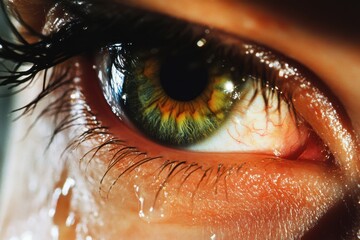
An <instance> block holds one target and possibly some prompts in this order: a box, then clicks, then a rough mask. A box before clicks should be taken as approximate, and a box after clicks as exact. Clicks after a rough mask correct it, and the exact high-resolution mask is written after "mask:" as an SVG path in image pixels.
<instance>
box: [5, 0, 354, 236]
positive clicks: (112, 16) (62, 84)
mask: <svg viewBox="0 0 360 240" xmlns="http://www.w3.org/2000/svg"><path fill="white" fill-rule="evenodd" d="M179 2H180V1H179ZM20 5H21V4H20ZM130 5H131V4H130ZM135 5H136V4H135ZM140 5H141V4H140ZM150 5H151V4H150ZM155 5H156V4H155ZM172 5H173V6H176V5H177V3H176V2H175V3H174V4H172ZM194 5H196V2H195V3H194ZM44 9H46V8H44ZM165 9H166V8H165ZM45 12H46V18H45V19H46V21H45V24H43V25H44V26H41V31H42V33H41V34H39V35H37V36H36V35H35V36H34V37H38V38H40V39H39V40H37V41H34V43H31V44H20V45H18V44H15V45H12V44H11V43H9V42H4V41H2V46H4V47H3V48H2V51H1V52H0V56H1V57H4V58H5V59H9V60H15V61H16V62H17V63H18V65H17V66H16V67H21V68H18V69H15V70H16V71H14V72H12V71H9V73H11V74H10V75H6V76H4V77H2V78H0V79H1V80H0V81H1V85H7V86H10V87H12V86H14V87H16V86H18V84H20V85H19V86H20V88H21V87H22V86H23V84H21V83H22V82H23V83H24V84H26V83H28V82H31V81H34V83H35V87H34V89H32V90H31V92H30V93H31V94H36V90H37V89H40V93H39V94H38V95H36V98H35V100H34V101H30V103H27V105H26V106H25V108H24V113H25V115H26V114H28V116H30V118H31V117H32V116H34V115H35V120H34V121H35V123H34V125H31V126H32V127H33V128H34V129H35V131H39V130H41V129H42V128H43V126H44V124H47V125H46V126H47V128H46V131H47V132H51V134H50V136H47V138H46V139H45V140H44V142H46V143H47V142H49V141H50V142H51V144H50V145H49V146H48V148H49V149H48V150H47V151H46V153H43V152H42V154H44V155H43V156H41V157H39V159H37V161H35V162H34V163H36V165H43V166H42V167H38V168H36V169H34V171H33V174H31V176H32V179H33V181H35V183H37V184H39V183H40V181H41V178H40V176H38V175H39V174H42V173H45V172H46V170H47V171H49V169H51V173H52V175H46V174H44V176H45V177H47V179H48V180H49V182H48V184H45V185H48V186H44V187H42V188H40V189H41V190H42V191H43V192H44V191H45V192H46V193H45V196H46V197H45V198H48V199H47V200H39V202H40V203H42V204H44V205H45V206H42V207H41V209H42V211H44V212H45V213H46V214H47V215H46V217H45V220H44V219H43V221H44V222H47V221H48V222H50V225H51V227H50V228H49V232H47V233H42V234H44V235H39V234H40V233H37V232H36V230H33V231H27V232H29V233H30V234H32V236H33V237H35V238H36V236H45V237H43V238H44V239H48V238H47V237H46V236H47V235H46V234H50V235H51V234H52V237H56V236H57V237H59V238H60V239H61V238H64V239H69V238H70V239H72V238H74V239H75V238H76V239H117V237H118V236H119V235H121V236H123V237H124V238H135V239H136V238H140V237H142V236H146V237H148V238H154V239H157V238H159V237H160V238H171V239H173V238H175V239H180V238H182V237H184V236H185V237H188V238H191V239H203V238H204V239H209V238H210V239H234V238H235V239H236V238H243V239H254V238H255V239H256V238H267V237H269V236H271V238H300V237H302V236H307V235H306V234H307V232H308V231H309V230H311V228H312V227H313V226H314V225H316V224H319V222H320V223H321V222H322V221H321V220H322V218H323V217H324V216H325V217H327V214H326V212H328V211H329V210H331V209H332V207H333V206H336V205H337V204H338V203H339V202H340V203H341V202H342V201H344V203H345V204H349V203H347V201H350V204H353V202H352V201H357V196H356V195H355V194H356V192H353V188H354V187H355V186H356V184H357V182H358V175H357V174H358V172H357V168H358V166H357V165H358V163H357V162H356V159H357V154H358V153H357V149H356V137H355V135H354V132H353V129H352V126H351V124H350V123H349V119H348V116H347V114H345V111H344V109H343V106H342V104H341V103H339V102H338V99H337V98H336V97H335V95H334V94H332V93H331V91H330V89H329V88H328V86H327V85H326V84H325V83H324V82H323V81H324V79H320V78H319V77H318V76H317V75H316V74H314V73H312V71H311V69H308V67H304V66H303V65H302V64H300V63H298V62H297V61H296V59H295V60H293V59H290V58H289V57H286V56H284V54H282V53H280V52H279V51H276V50H272V49H271V47H272V46H271V44H269V42H266V41H259V40H258V39H257V38H253V36H251V35H250V36H245V34H240V36H239V35H238V34H237V33H235V32H231V31H229V29H226V28H225V27H224V28H221V27H220V26H217V24H216V23H215V22H214V23H213V24H211V23H204V22H201V21H195V20H193V19H191V18H185V17H184V18H182V16H178V15H177V13H178V12H177V11H174V12H170V13H169V12H166V11H163V10H161V11H160V12H162V13H157V12H156V11H151V10H144V9H142V8H141V7H138V6H136V7H133V6H127V5H122V4H113V5H108V4H107V3H101V2H97V1H91V2H89V3H87V2H78V1H62V2H59V3H56V4H49V8H48V9H47V10H46V11H45ZM165 13H166V14H165ZM172 15H174V16H172ZM175 16H176V17H175ZM225 16H227V15H224V17H225ZM260 39H261V38H260ZM292 57H293V58H294V56H292ZM39 75H40V77H39ZM36 84H38V85H39V86H36ZM174 86H176V87H174ZM40 99H41V101H40ZM42 104H44V105H42ZM31 111H34V113H33V112H31ZM36 113H37V114H36ZM37 116H40V117H37ZM25 119H27V118H25ZM37 121H39V123H36V122H37ZM28 125H30V124H28ZM39 125H40V126H39ZM46 135H47V134H41V133H37V134H35V135H34V134H32V135H31V136H36V137H39V136H40V137H43V136H46ZM29 141H30V142H31V140H29ZM36 146H37V147H41V148H45V147H46V146H40V145H39V144H38V145H36ZM64 150H65V151H64ZM54 155H59V156H56V157H54ZM45 160H48V161H45ZM44 176H43V177H44ZM34 179H35V180H34ZM36 179H38V180H36ZM33 185H34V184H33ZM35 185H36V184H35ZM25 189H26V188H25ZM31 189H34V186H33V187H32V188H31ZM35 189H36V188H35ZM38 193H40V190H38V191H35V192H34V193H32V195H33V196H37V195H36V194H38ZM29 194H30V195H31V193H29ZM347 198H350V200H346V201H345V200H343V199H347ZM33 204H36V203H33ZM37 204H38V203H37ZM39 212H40V211H39ZM34 214H35V215H34V216H35V219H41V214H39V215H36V211H35V212H34ZM354 216H355V215H351V217H352V219H351V220H350V221H353V222H354V221H355V220H354V219H355V217H354ZM319 219H321V220H319ZM20 222H21V221H20ZM353 222H350V223H349V224H348V225H349V226H346V227H350V228H353V226H354V225H352V224H354V223H353ZM21 223H23V224H24V225H26V224H31V223H30V222H29V221H25V222H21ZM346 227H343V228H344V229H347V228H346ZM23 228H25V229H26V226H25V227H22V228H21V229H23ZM9 229H12V228H11V227H10V228H9ZM327 230H328V229H327ZM23 233H24V232H23ZM6 234H9V235H11V234H13V230H9V231H8V233H6ZM321 234H324V233H323V232H322V233H321ZM6 236H7V235H6ZM167 236H168V237H167ZM310 237H311V235H310Z"/></svg>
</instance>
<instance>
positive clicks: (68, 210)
mask: <svg viewBox="0 0 360 240" xmlns="http://www.w3.org/2000/svg"><path fill="white" fill-rule="evenodd" d="M13 2H14V6H15V7H17V9H18V11H19V13H20V15H21V16H22V17H23V19H24V20H25V22H27V23H28V24H29V25H31V26H32V27H33V28H35V29H36V30H39V31H41V30H42V28H43V26H44V24H45V21H46V20H45V19H46V13H47V11H48V10H49V9H50V8H51V7H52V6H53V4H52V3H51V1H46V0H41V1H40V0H38V1H31V2H30V1H22V0H16V1H15V0H14V1H13ZM107 2H109V3H108V4H110V5H113V6H117V5H116V0H114V1H112V0H108V1H107ZM121 2H122V3H124V1H121ZM125 4H128V5H129V6H135V7H136V8H140V9H146V10H150V11H155V12H159V13H163V14H166V15H169V16H172V17H176V18H180V19H183V20H186V21H189V22H193V23H198V24H201V25H206V26H211V27H212V28H215V29H221V30H222V31H224V32H226V33H228V34H230V35H232V36H236V37H239V38H246V39H250V40H252V41H255V42H258V43H260V44H263V45H266V46H269V47H271V48H272V49H274V50H276V51H278V52H281V53H282V54H284V55H286V56H288V57H290V58H293V59H295V60H296V61H298V62H299V63H301V64H302V65H304V66H305V67H307V68H309V69H310V70H311V71H312V72H314V73H315V74H316V75H317V76H318V77H319V78H320V79H321V80H322V81H323V83H324V85H326V86H327V89H329V93H326V94H329V95H330V96H331V97H329V99H330V101H331V103H333V102H337V100H336V101H335V100H334V101H333V97H332V95H334V96H335V97H336V99H338V101H339V102H340V103H341V105H342V107H343V109H344V112H346V114H343V113H342V112H341V111H340V113H341V114H342V116H341V117H340V120H338V121H337V120H336V117H337V116H338V115H337V114H339V113H338V112H337V113H336V114H335V115H336V116H335V117H334V118H333V120H334V119H335V120H336V121H335V120H334V121H333V122H331V121H330V120H331V118H325V120H327V121H320V118H316V117H314V116H313V115H312V114H311V112H310V113H309V111H308V112H306V111H305V110H304V117H305V118H306V120H307V121H309V122H311V124H312V127H313V128H314V129H315V130H317V131H318V132H327V133H328V134H324V135H323V136H322V137H323V138H324V141H325V142H327V144H328V145H329V146H330V148H331V150H332V152H333V154H334V155H336V156H335V157H336V164H335V165H336V167H335V168H334V166H331V167H329V166H327V165H322V164H312V163H306V162H296V161H287V162H280V161H275V162H274V161H273V160H272V159H270V160H266V159H265V160H262V158H263V156H261V155H259V156H253V155H252V154H241V155H240V154H237V153H232V154H226V155H224V154H219V153H207V154H203V155H201V156H200V154H196V153H187V152H184V151H179V152H177V151H175V150H169V149H166V148H164V147H161V146H158V145H157V144H154V143H152V142H151V141H149V140H147V139H144V138H141V137H139V135H136V134H134V133H133V131H132V130H131V129H130V128H129V127H127V126H126V124H125V123H124V122H120V121H118V120H117V117H116V116H115V115H114V114H113V113H112V111H111V110H110V109H109V108H108V107H107V103H106V102H105V100H104V98H103V95H102V93H101V89H100V88H99V87H98V86H97V85H96V84H87V83H88V82H91V81H93V82H95V81H96V75H94V73H93V72H92V71H93V70H91V69H92V64H91V63H89V59H86V57H84V56H80V57H76V58H74V59H71V60H69V61H68V62H66V63H64V64H65V65H68V66H75V65H77V67H76V68H75V70H73V73H72V74H73V75H74V78H75V77H76V78H78V79H79V81H78V83H77V85H78V86H80V88H81V95H82V96H81V98H80V99H79V98H77V97H75V98H74V99H75V100H76V101H80V100H85V102H86V104H87V105H88V106H90V108H91V111H92V112H94V113H95V114H96V116H97V118H98V119H99V121H101V124H102V125H104V126H107V127H108V128H109V131H110V133H111V135H114V136H119V138H120V139H122V140H125V141H126V142H127V144H128V145H129V146H135V147H138V148H139V150H140V151H142V152H146V153H147V155H148V156H152V157H155V156H158V155H163V156H165V157H166V158H169V159H178V158H181V159H184V160H186V161H195V162H196V163H198V164H199V165H203V166H206V165H207V164H209V162H212V163H217V164H220V163H227V164H230V163H234V164H235V163H236V164H240V163H244V164H245V167H244V168H242V171H243V172H242V174H240V175H239V174H229V176H228V177H227V180H226V181H219V183H218V184H217V189H219V192H218V193H217V194H214V187H213V186H210V185H206V184H204V185H201V186H200V187H199V186H196V183H197V182H199V180H200V179H201V178H202V176H203V173H202V172H199V173H195V174H194V175H192V177H191V178H190V179H189V181H186V182H184V183H183V184H182V185H181V188H179V182H180V181H181V176H179V175H177V176H175V177H174V178H173V179H172V181H169V182H168V184H167V186H166V191H164V192H166V195H167V196H165V194H163V193H161V194H160V196H159V200H158V201H159V202H158V203H159V205H156V206H157V208H156V211H155V213H152V212H151V211H149V209H150V208H151V206H152V202H151V200H149V199H152V197H153V196H154V194H156V192H157V190H158V187H159V184H158V183H153V182H154V180H153V179H154V177H153V175H152V173H153V172H155V171H156V169H158V168H159V167H161V166H162V162H161V161H160V160H159V161H154V162H152V165H149V164H148V165H144V166H140V167H138V168H137V169H136V170H134V171H133V172H132V173H131V174H128V175H126V176H127V177H126V178H120V179H119V180H118V182H117V183H116V185H112V182H113V180H114V179H116V178H117V176H118V174H119V173H118V172H116V171H110V172H109V175H108V176H107V177H106V178H104V179H102V177H103V176H104V172H105V171H106V166H107V165H106V164H108V162H109V161H110V159H111V158H112V156H113V154H112V153H111V151H101V153H102V154H101V155H96V156H95V157H94V159H92V160H93V161H88V160H89V159H87V158H85V161H84V162H85V163H87V164H83V165H82V164H79V161H78V159H81V158H82V157H83V156H84V154H85V153H86V152H87V151H89V149H91V148H92V147H94V146H96V144H98V143H101V141H102V139H92V141H91V142H87V143H86V144H83V145H80V146H78V147H77V148H76V150H74V151H72V152H70V153H67V154H65V156H64V155H62V152H63V149H65V148H66V146H67V144H68V143H69V141H70V140H71V139H72V137H76V136H77V135H76V132H72V130H71V129H70V130H65V131H63V132H61V133H60V134H59V135H58V136H57V137H56V139H55V140H54V142H53V143H52V144H51V146H50V148H49V149H48V150H47V151H46V152H45V153H44V151H43V148H45V146H46V145H47V143H48V137H49V132H52V131H53V129H54V126H53V122H52V119H51V118H50V117H44V118H41V120H40V122H39V124H37V125H35V126H34V129H33V130H32V131H31V132H30V133H29V135H28V136H27V137H26V138H23V135H24V133H25V132H27V128H28V125H29V122H32V121H34V119H36V117H37V116H38V114H37V113H36V112H35V113H33V114H31V115H27V116H25V117H23V118H21V119H20V120H19V121H17V122H15V123H14V124H15V127H14V129H15V130H13V132H12V139H11V140H10V141H11V142H18V141H19V139H22V142H20V144H23V145H20V146H24V151H21V152H19V151H18V150H17V149H16V147H15V146H13V147H11V149H10V150H9V159H7V161H8V162H9V163H8V169H9V171H8V172H7V174H6V175H5V179H6V182H7V184H6V185H5V188H4V192H5V193H7V194H6V196H5V197H4V199H3V201H2V202H1V203H2V208H1V211H0V212H1V214H0V229H7V230H6V231H5V232H2V231H1V233H0V238H4V239H11V237H14V239H26V236H30V235H31V236H32V237H33V238H30V239H61V240H62V239H87V240H88V239H145V238H146V239H184V238H189V239H267V238H270V239H291V238H300V237H301V236H304V235H305V236H308V237H309V238H311V237H312V235H306V234H307V232H309V231H310V232H311V231H312V230H313V228H315V229H316V228H317V227H318V226H320V227H319V228H320V229H321V228H325V229H326V227H329V226H330V225H326V224H324V226H321V224H323V221H322V220H323V219H324V216H325V217H326V216H327V212H331V211H333V209H334V206H337V205H338V204H339V203H340V204H341V203H343V199H344V202H346V201H348V198H349V199H350V200H349V203H346V204H350V205H349V206H350V208H351V209H355V210H354V211H355V212H356V211H358V209H359V206H355V205H356V204H358V203H357V202H356V201H357V200H358V196H357V194H358V189H357V188H358V185H357V184H358V182H359V175H360V174H359V169H360V161H359V159H358V156H359V154H360V152H359V150H358V142H357V138H358V136H359V135H360V112H359V111H358V109H360V101H359V100H360V94H359V93H358V89H360V68H359V64H360V54H359V53H360V47H359V45H358V44H356V41H349V40H348V39H346V38H338V37H336V36H334V35H332V34H331V33H329V32H328V31H318V30H319V29H318V28H310V27H308V25H307V24H305V23H303V22H301V21H295V20H293V19H291V18H290V19H289V17H288V16H286V14H281V12H277V14H274V12H272V11H270V8H269V7H266V4H261V2H257V3H254V4H250V3H248V2H245V1H220V0H214V1H208V2H207V3H206V4H204V1H191V0H177V1H172V2H171V4H169V3H168V2H167V1H161V0H151V1H150V0H133V1H131V0H130V1H125ZM285 9H286V7H285ZM109 11H110V10H109ZM111 11H113V12H114V13H116V11H117V8H116V7H114V8H113V9H111ZM203 16H206V17H203ZM39 88H41V84H40V86H37V85H35V86H34V87H33V88H32V89H27V90H26V91H25V92H24V93H20V95H19V99H18V100H17V101H18V102H16V106H22V105H24V104H26V103H27V102H28V101H29V99H32V97H31V96H33V95H34V93H36V92H37V90H38V89H39ZM331 92H332V93H333V94H331ZM57 96H61V93H60V92H55V93H54V94H53V97H54V98H56V97H57ZM311 96H314V95H311ZM75 100H74V101H75ZM46 101H51V100H50V99H48V100H47V99H45V100H44V101H43V102H41V104H40V106H39V107H37V111H38V112H40V111H41V109H42V107H46V106H47V105H48V102H46ZM306 101H308V102H310V100H306V99H305V100H303V103H306ZM330 105H331V104H330ZM75 106H77V105H75ZM320 108H325V110H329V111H328V112H327V113H329V114H330V113H334V112H333V108H332V106H329V105H326V104H323V105H321V106H320ZM71 109H72V110H74V109H75V107H74V106H73V107H72V108H71ZM84 109H85V108H82V109H81V111H84V112H86V110H84ZM299 109H301V104H300V105H299ZM319 112H321V111H319ZM325 112H326V111H325ZM324 123H325V124H324ZM335 128H336V129H335ZM105 138H106V136H105ZM34 140H35V141H34ZM34 142H36V144H37V145H36V146H34ZM17 144H19V143H17ZM13 145H16V144H13ZM84 145H85V146H84ZM16 146H18V145H16ZM25 146H26V147H25ZM28 146H30V147H28ZM31 146H34V147H31ZM38 146H40V147H38ZM60 156H61V157H60ZM24 160H26V161H24ZM122 167H124V166H117V168H118V169H121V168H122ZM163 178H164V176H162V175H161V174H159V181H161V180H163ZM275 178H276V181H275ZM99 189H100V190H99ZM108 189H111V191H108ZM224 189H226V191H225V190H224ZM59 190H60V191H59ZM109 192H110V194H108V193H109ZM194 192H196V194H194ZM149 202H151V203H149ZM140 205H141V206H140ZM10 206H16V207H10ZM3 209H6V210H4V211H3ZM142 210H143V211H144V212H143V213H141V211H142ZM335 212H336V210H335ZM336 213H338V212H336ZM340 213H342V212H341V211H340ZM340 213H339V214H340ZM142 214H143V215H142ZM162 214H163V215H164V216H162ZM345 215H346V214H345ZM355 215H356V214H355ZM333 218H335V219H336V216H335V217H333ZM346 218H350V220H349V225H351V224H354V225H353V226H350V228H353V233H356V231H357V229H358V228H359V226H358V225H356V224H355V223H354V222H353V219H354V218H355V217H353V216H350V217H348V216H345V219H346ZM318 219H320V220H318ZM331 221H332V218H331V220H330V222H331ZM345 222H346V221H345ZM40 226H41V227H40ZM314 226H315V227H314ZM344 228H345V227H344ZM349 232H351V231H349ZM119 236H120V237H119ZM352 236H355V235H352Z"/></svg>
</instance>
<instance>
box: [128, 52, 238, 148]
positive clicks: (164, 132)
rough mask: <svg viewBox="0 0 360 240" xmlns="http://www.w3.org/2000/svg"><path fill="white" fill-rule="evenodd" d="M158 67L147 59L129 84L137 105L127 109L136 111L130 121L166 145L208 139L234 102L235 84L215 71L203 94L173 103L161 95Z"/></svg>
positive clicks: (129, 93)
mask: <svg viewBox="0 0 360 240" xmlns="http://www.w3.org/2000/svg"><path fill="white" fill-rule="evenodd" d="M160 67H161V65H160V62H159V60H158V59H156V58H149V59H147V60H146V61H144V63H143V65H142V67H141V69H139V66H138V69H137V70H138V71H137V74H136V79H134V80H133V81H131V82H130V81H129V84H130V85H131V88H132V89H133V90H131V91H128V95H131V96H133V99H134V100H132V101H131V102H137V103H136V104H135V105H132V106H129V108H131V109H137V110H136V111H135V112H134V113H133V118H134V119H136V121H137V122H138V124H139V125H140V126H142V127H143V128H144V129H147V130H148V131H149V134H150V135H152V137H155V138H156V139H158V140H159V141H162V142H166V143H169V144H191V143H193V142H196V141H199V140H201V139H203V138H206V137H208V136H209V135H211V134H212V133H213V132H214V131H215V130H216V129H218V128H219V127H220V125H222V124H223V123H224V121H225V120H226V119H227V116H228V114H229V113H230V112H231V108H232V105H233V103H234V102H235V101H234V99H233V94H234V91H235V87H234V88H231V89H230V88H229V85H231V86H236V83H235V82H233V80H232V78H231V76H230V75H226V74H220V73H218V72H216V70H215V69H214V70H213V71H212V72H211V73H210V79H209V84H208V86H207V87H206V89H205V90H204V92H203V93H202V94H200V95H199V96H198V97H197V98H195V99H193V100H191V101H187V102H184V101H177V100H175V99H172V98H171V97H170V96H168V95H167V93H166V92H165V91H164V89H163V88H162V86H161V83H160V79H159V72H160ZM189 87H191V86H189ZM133 92H135V93H136V95H135V94H134V95H132V94H133ZM128 102H130V101H128ZM149 129H150V130H149Z"/></svg>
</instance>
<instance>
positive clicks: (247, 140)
mask: <svg viewBox="0 0 360 240" xmlns="http://www.w3.org/2000/svg"><path fill="white" fill-rule="evenodd" d="M254 91H255V89H250V90H249V92H248V94H246V95H245V97H243V98H242V99H241V100H239V102H238V103H237V105H236V106H235V108H234V110H233V113H232V115H231V116H230V117H229V119H228V120H227V122H226V123H225V124H224V125H223V126H222V127H221V128H220V129H219V130H218V131H216V132H215V133H214V134H213V135H212V136H211V137H209V138H207V139H205V140H204V141H201V142H199V143H196V144H194V145H192V146H189V147H188V148H187V150H191V151H199V152H261V153H269V154H274V155H275V156H282V155H285V154H288V152H287V151H289V149H290V150H291V149H294V148H296V146H298V145H299V144H300V142H301V141H302V140H303V135H302V133H301V132H300V131H299V129H298V128H297V126H296V122H295V120H294V118H293V115H292V114H291V112H290V110H289V108H288V105H287V104H286V102H285V101H284V100H281V99H278V97H277V96H276V95H274V96H273V97H271V98H270V99H269V105H268V106H266V105H265V102H264V100H263V97H262V95H261V93H259V94H257V95H256V97H255V100H254V101H253V103H252V104H251V105H250V107H248V103H249V101H250V99H251V97H252V96H253V94H254ZM278 101H281V103H280V110H281V111H280V112H281V114H279V112H278ZM266 109H267V113H266Z"/></svg>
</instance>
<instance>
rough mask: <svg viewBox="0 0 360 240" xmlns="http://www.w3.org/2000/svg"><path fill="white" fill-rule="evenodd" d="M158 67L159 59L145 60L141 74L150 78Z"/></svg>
mask: <svg viewBox="0 0 360 240" xmlns="http://www.w3.org/2000/svg"><path fill="white" fill-rule="evenodd" d="M159 69H160V66H159V61H157V60H155V59H153V58H152V59H149V60H148V61H146V62H145V65H144V70H143V74H144V76H145V77H146V78H148V79H152V78H153V77H154V76H156V75H157V74H158V72H159Z"/></svg>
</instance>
